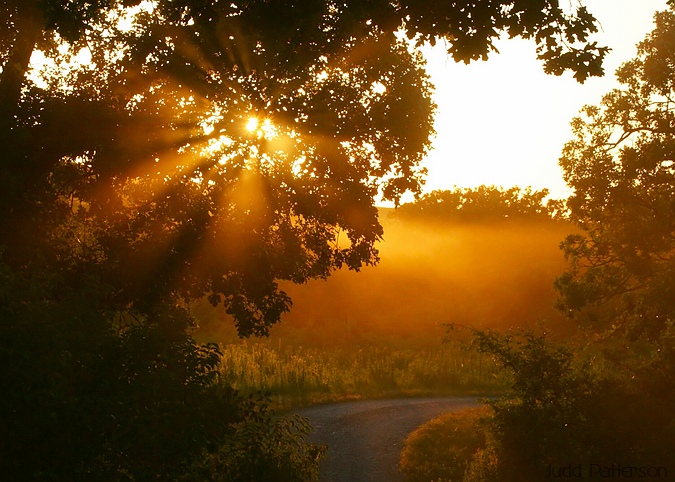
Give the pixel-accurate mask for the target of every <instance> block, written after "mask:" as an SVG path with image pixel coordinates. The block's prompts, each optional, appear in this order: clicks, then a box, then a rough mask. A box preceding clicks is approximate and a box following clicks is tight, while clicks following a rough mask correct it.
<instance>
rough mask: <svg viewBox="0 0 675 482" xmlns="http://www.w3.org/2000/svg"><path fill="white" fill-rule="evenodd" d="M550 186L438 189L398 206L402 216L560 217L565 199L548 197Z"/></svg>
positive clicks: (475, 219) (475, 218) (477, 218)
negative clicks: (535, 189) (539, 187)
mask: <svg viewBox="0 0 675 482" xmlns="http://www.w3.org/2000/svg"><path fill="white" fill-rule="evenodd" d="M548 195H549V191H548V189H542V190H540V191H533V190H532V188H531V187H527V188H525V189H521V188H519V187H512V188H510V189H503V188H500V187H496V186H479V187H477V188H455V189H454V190H445V191H441V190H437V191H432V192H430V193H428V194H425V195H424V196H422V197H421V198H419V199H418V200H417V201H415V202H412V203H407V204H403V205H402V206H400V207H399V208H398V210H397V214H398V216H399V217H402V218H408V219H410V218H417V219H420V218H423V219H425V220H432V219H435V220H439V221H440V220H457V221H467V222H483V221H491V222H492V221H496V220H505V219H521V220H522V219H546V218H549V219H560V218H563V217H564V216H565V211H566V209H565V201H564V200H558V199H546V198H547V197H548Z"/></svg>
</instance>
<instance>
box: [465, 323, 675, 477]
mask: <svg viewBox="0 0 675 482" xmlns="http://www.w3.org/2000/svg"><path fill="white" fill-rule="evenodd" d="M474 343H475V347H476V348H477V349H478V350H479V351H481V352H483V353H489V354H492V355H493V356H494V357H495V359H496V360H497V361H498V363H499V364H500V365H502V366H503V367H504V368H505V369H506V370H507V371H508V372H509V373H511V375H512V376H513V380H514V382H513V386H512V389H511V391H510V392H509V393H508V394H507V395H506V396H504V397H503V398H501V399H499V400H496V401H489V402H488V404H489V405H490V406H491V408H492V410H493V411H494V415H493V416H492V417H491V418H488V419H485V421H484V425H481V426H482V427H485V433H486V438H485V445H484V446H483V447H481V448H479V449H477V450H476V452H475V453H474V455H473V456H472V457H471V460H470V462H469V464H468V466H467V471H466V473H465V476H464V478H463V479H462V480H464V481H465V482H479V481H483V482H487V481H491V480H504V481H511V480H513V481H533V482H534V481H538V480H542V479H543V478H545V476H546V474H547V473H548V467H549V466H554V467H564V466H566V465H567V464H570V463H572V464H574V465H578V464H581V465H582V467H584V468H583V471H584V474H585V475H588V474H587V470H588V466H589V464H591V463H595V464H607V465H611V464H612V463H617V461H629V462H631V463H635V464H639V465H644V466H650V465H651V466H664V464H666V463H667V462H668V461H669V460H670V459H671V455H670V454H671V453H672V450H673V448H674V447H673V446H672V443H671V442H672V440H673V435H674V434H675V425H673V423H672V420H671V417H670V416H669V413H670V410H669V408H667V407H669V406H670V402H668V401H667V400H664V399H662V398H658V397H655V396H654V395H653V394H652V393H649V392H647V391H644V390H643V389H642V387H641V385H640V383H639V382H637V383H636V382H635V380H632V379H627V378H626V377H624V376H622V375H621V374H620V373H616V372H612V371H609V370H607V369H606V367H603V366H602V365H601V364H600V363H599V360H598V359H597V358H582V357H580V356H575V354H574V352H573V351H572V350H571V349H570V348H567V347H565V346H562V345H558V344H554V343H552V342H550V341H549V340H547V337H546V334H545V333H543V334H540V335H536V334H534V333H532V332H529V331H523V332H520V333H518V334H514V333H507V334H497V333H494V332H476V333H475V340H474Z"/></svg>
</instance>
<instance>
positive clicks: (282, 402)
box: [221, 341, 509, 408]
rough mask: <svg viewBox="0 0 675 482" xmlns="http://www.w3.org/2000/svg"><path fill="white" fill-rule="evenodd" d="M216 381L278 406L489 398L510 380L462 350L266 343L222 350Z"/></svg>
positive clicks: (483, 361) (476, 354)
mask: <svg viewBox="0 0 675 482" xmlns="http://www.w3.org/2000/svg"><path fill="white" fill-rule="evenodd" d="M222 350H223V363H222V367H221V376H222V377H221V379H222V381H223V383H225V384H228V385H231V386H233V387H234V388H236V389H238V390H240V391H242V392H243V393H253V392H256V391H262V392H266V391H269V392H270V393H271V395H272V399H273V401H274V403H275V405H276V406H277V407H278V408H291V407H294V406H301V405H308V404H313V403H322V402H328V401H338V400H345V399H359V398H378V397H386V396H425V395H454V394H486V393H496V392H501V391H502V390H504V389H505V388H506V387H507V386H508V383H509V380H508V378H507V377H506V376H505V374H504V373H503V372H501V371H499V370H498V369H497V367H496V366H495V365H494V364H493V363H492V361H491V360H490V359H489V358H487V357H485V356H483V355H480V354H478V353H475V352H470V351H466V350H465V349H463V348H462V347H460V346H450V345H440V344H439V347H438V348H437V349H426V350H413V349H396V348H394V347H383V346H362V347H358V346H357V347H353V348H349V347H336V348H332V349H330V348H307V347H303V346H298V345H295V346H280V345H278V344H277V345H276V346H275V345H274V344H272V343H269V342H253V343H252V342H246V341H243V342H240V343H235V344H229V345H226V346H223V348H222Z"/></svg>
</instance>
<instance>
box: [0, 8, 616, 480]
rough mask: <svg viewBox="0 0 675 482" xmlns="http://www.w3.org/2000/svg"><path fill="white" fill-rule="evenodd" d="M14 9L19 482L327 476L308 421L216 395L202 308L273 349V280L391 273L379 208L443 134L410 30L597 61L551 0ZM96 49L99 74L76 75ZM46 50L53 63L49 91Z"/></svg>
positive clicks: (5, 437) (9, 367) (9, 362)
mask: <svg viewBox="0 0 675 482" xmlns="http://www.w3.org/2000/svg"><path fill="white" fill-rule="evenodd" d="M130 7H136V9H135V10H131V9H130ZM0 16H1V19H2V22H3V26H4V27H5V28H4V29H3V31H2V34H0V62H1V63H2V72H1V73H0V144H1V145H2V146H3V152H2V154H0V155H1V156H2V159H1V162H0V256H1V259H0V317H1V318H0V323H1V325H0V329H1V330H2V331H1V336H0V363H1V364H2V367H3V369H2V370H1V371H0V372H1V373H0V391H1V392H2V393H3V396H2V397H1V400H0V434H1V435H0V440H1V441H0V452H2V454H3V456H2V458H1V459H0V464H1V465H0V471H1V472H2V473H3V476H5V477H8V478H9V479H14V480H26V479H28V480H30V479H36V480H73V479H87V480H103V479H110V480H124V479H127V480H151V479H159V480H206V479H214V480H245V479H250V480H280V478H281V476H280V474H284V475H283V477H285V478H286V480H303V479H310V478H315V477H316V461H317V457H318V456H319V455H320V452H321V450H320V449H319V448H317V447H315V446H313V445H306V444H303V443H302V441H303V437H304V435H306V433H307V427H306V426H305V425H303V424H302V423H299V424H290V423H288V422H287V421H283V420H276V419H273V418H272V416H271V413H270V412H269V410H267V409H266V408H265V406H264V405H261V404H258V403H254V402H250V403H249V402H247V401H246V400H242V399H241V398H240V397H239V396H238V395H237V394H236V393H234V392H233V391H232V390H230V389H227V388H226V387H222V386H220V385H219V384H218V371H217V368H218V367H217V362H218V358H219V353H218V349H217V347H216V346H213V345H206V346H200V345H198V344H196V343H195V342H194V340H193V339H192V338H191V336H190V328H191V327H192V325H193V323H194V321H193V319H192V317H191V316H190V312H189V304H190V301H191V300H194V299H197V298H201V297H203V296H205V295H208V296H209V299H210V300H211V301H212V302H213V303H214V304H222V305H223V306H224V307H225V309H226V310H227V311H228V313H230V314H232V315H233V317H234V319H235V320H236V323H237V328H238V330H239V333H240V334H241V335H242V336H248V335H251V334H255V335H264V334H266V333H267V332H268V330H269V327H270V326H271V325H272V324H273V323H275V322H277V321H278V320H279V318H280V316H281V314H282V313H283V312H284V311H286V310H288V308H289V306H290V300H289V298H288V297H287V296H286V294H285V293H284V292H283V291H281V290H279V288H278V285H277V281H279V280H290V281H293V282H297V283H300V282H303V281H306V280H308V279H310V278H317V277H319V278H320V277H325V276H328V275H329V273H330V272H331V271H332V270H334V269H337V268H339V267H341V266H343V265H346V266H348V267H349V268H353V269H359V267H361V266H362V265H364V264H373V263H375V262H376V261H377V252H376V250H375V248H374V243H375V241H377V240H378V239H379V237H380V236H381V234H382V228H381V227H380V225H379V222H378V219H377V211H376V209H375V208H374V206H373V200H374V199H375V197H376V196H377V195H378V194H379V193H381V194H382V195H383V196H384V197H385V198H386V199H390V200H393V201H397V200H398V199H399V198H400V196H401V194H402V193H404V192H405V191H412V192H415V193H418V192H419V190H420V184H421V176H422V170H421V169H420V168H419V163H420V161H421V159H422V157H423V155H424V153H425V151H426V149H427V148H428V146H429V142H430V141H429V139H430V135H431V134H432V128H431V125H432V114H433V109H434V106H433V103H432V102H431V95H430V84H429V82H428V79H427V77H426V75H425V73H424V71H423V64H422V61H421V58H420V56H419V54H417V53H414V52H412V51H411V50H410V49H409V48H408V45H407V44H406V43H405V42H404V41H402V40H399V39H398V37H397V36H396V35H395V32H396V31H398V29H399V28H400V27H402V26H405V28H406V30H407V33H408V35H409V37H411V38H415V37H416V38H417V40H418V42H422V41H424V40H433V39H435V38H436V37H437V36H441V37H443V38H445V39H446V40H447V41H448V42H449V45H450V52H451V54H452V55H453V56H454V57H455V58H456V59H458V60H469V59H475V58H480V57H485V56H486V55H487V53H488V52H489V51H490V50H491V49H492V39H494V38H496V37H497V36H499V35H500V33H502V32H505V33H506V34H508V35H510V36H521V37H525V38H530V37H534V38H536V40H537V43H538V45H539V56H540V58H542V60H543V61H544V62H545V65H546V69H547V70H548V71H550V72H553V73H560V72H561V71H562V70H564V69H567V68H568V69H571V70H573V71H574V72H575V73H576V76H577V78H578V79H579V80H582V81H583V80H584V79H585V78H586V77H587V76H588V75H599V74H601V73H602V70H601V67H600V61H601V60H602V57H603V56H604V54H605V49H603V48H598V47H597V46H596V45H595V44H592V43H589V41H588V35H589V34H590V33H592V32H594V31H595V28H596V27H595V23H594V19H593V18H592V16H590V15H589V14H588V13H587V12H586V10H585V9H583V8H581V9H579V10H578V11H577V12H576V14H575V15H571V16H567V15H565V14H564V12H563V11H562V10H561V9H560V8H558V6H557V2H554V1H542V2H537V3H536V4H532V3H529V2H527V3H526V4H523V3H522V2H513V1H502V2H487V3H486V2H479V3H476V2H466V4H465V5H458V4H457V3H456V2H455V3H449V2H448V3H438V4H433V3H430V2H404V3H397V4H392V3H390V2H385V1H378V0H373V1H368V2H362V1H358V2H357V1H353V2H347V3H338V2H325V1H309V2H308V1H302V2H297V1H296V2H294V1H250V2H237V3H232V2H229V1H227V2H226V1H218V0H213V1H203V0H199V1H191V0H175V1H169V0H165V1H164V0H158V1H156V2H139V1H136V0H120V1H116V0H97V1H84V0H65V1H60V2H53V1H39V0H21V1H19V0H5V1H4V2H2V3H1V4H0ZM568 45H571V46H572V47H571V48H568V47H567V46H568ZM84 46H86V47H87V48H88V49H89V52H90V53H91V62H89V63H84V64H81V65H75V66H69V61H70V60H73V58H74V55H75V54H76V53H77V51H78V49H80V48H81V47H84ZM68 47H70V49H68ZM577 47H578V48H577ZM37 51H41V52H43V53H44V54H45V55H46V57H47V58H48V59H49V60H51V61H53V62H54V64H53V65H51V66H48V67H47V70H48V72H47V73H46V74H44V75H43V76H42V78H41V79H39V80H36V79H35V77H33V76H31V75H29V74H31V72H30V71H29V61H30V59H31V56H32V55H33V54H34V53H35V52H37ZM49 72H51V73H49ZM340 232H345V233H346V237H347V239H348V240H347V241H346V242H345V241H344V236H343V237H342V238H340V237H339V236H338V234H339V233H340ZM339 239H341V240H342V241H341V243H339V242H338V240H339Z"/></svg>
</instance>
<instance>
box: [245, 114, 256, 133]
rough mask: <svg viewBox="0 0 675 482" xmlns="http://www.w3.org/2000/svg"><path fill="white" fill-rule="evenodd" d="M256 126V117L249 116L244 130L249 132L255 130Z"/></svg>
mask: <svg viewBox="0 0 675 482" xmlns="http://www.w3.org/2000/svg"><path fill="white" fill-rule="evenodd" d="M257 128H258V119H257V118H256V117H251V118H249V120H248V122H246V130H247V131H249V132H255V131H256V129H257Z"/></svg>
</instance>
